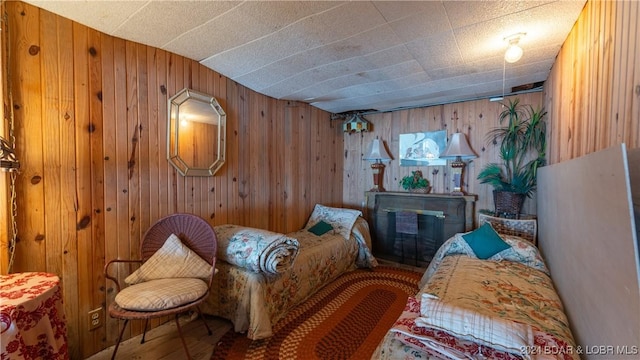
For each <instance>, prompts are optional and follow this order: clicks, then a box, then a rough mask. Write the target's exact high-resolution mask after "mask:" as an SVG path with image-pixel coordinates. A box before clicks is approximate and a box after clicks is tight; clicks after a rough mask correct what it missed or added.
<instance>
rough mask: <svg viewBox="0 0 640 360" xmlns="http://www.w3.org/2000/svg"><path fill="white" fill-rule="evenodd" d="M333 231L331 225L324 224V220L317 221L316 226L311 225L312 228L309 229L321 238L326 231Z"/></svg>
mask: <svg viewBox="0 0 640 360" xmlns="http://www.w3.org/2000/svg"><path fill="white" fill-rule="evenodd" d="M330 230H333V226H331V224H329V223H326V222H325V221H324V220H320V221H318V223H317V224H315V225H313V226H312V227H310V228H309V231H310V232H312V233H314V234H316V235H318V236H321V235H323V234H326V233H327V231H330Z"/></svg>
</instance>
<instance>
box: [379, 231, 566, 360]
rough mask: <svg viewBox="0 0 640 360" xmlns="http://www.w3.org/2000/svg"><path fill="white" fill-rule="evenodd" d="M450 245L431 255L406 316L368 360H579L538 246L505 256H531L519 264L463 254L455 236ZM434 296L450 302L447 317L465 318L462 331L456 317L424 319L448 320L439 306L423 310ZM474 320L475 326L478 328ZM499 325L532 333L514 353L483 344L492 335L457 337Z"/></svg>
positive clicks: (506, 349) (398, 321) (404, 315)
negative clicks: (455, 315) (456, 314)
mask: <svg viewBox="0 0 640 360" xmlns="http://www.w3.org/2000/svg"><path fill="white" fill-rule="evenodd" d="M519 241H520V240H518V239H517V238H513V239H511V242H510V243H511V244H512V245H516V247H518V246H519V245H520V244H519ZM452 244H453V245H452ZM448 245H449V246H448V248H444V249H442V253H448V255H442V254H440V255H441V256H438V255H436V257H437V263H434V266H433V267H431V266H430V270H429V271H428V273H429V274H428V275H427V274H426V273H425V277H424V281H425V284H424V286H423V287H422V288H421V290H420V291H419V292H418V294H416V296H415V297H410V298H409V300H408V302H407V306H406V308H405V311H404V312H403V313H402V315H401V316H400V317H399V318H398V320H397V321H396V323H395V324H394V326H393V328H392V329H391V330H390V331H389V332H388V333H387V335H386V336H385V338H384V340H383V341H382V343H381V344H380V345H379V347H378V349H377V350H376V353H374V356H373V357H372V358H376V359H408V358H420V359H469V358H474V357H476V356H478V355H479V354H482V356H484V357H485V358H501V359H522V358H525V359H528V358H531V359H577V358H578V355H577V354H576V347H575V345H574V340H573V337H572V335H571V331H570V329H569V325H568V321H567V318H566V316H565V314H564V312H563V307H562V303H561V301H560V299H559V298H558V296H557V293H556V291H555V289H554V287H553V284H552V281H551V279H550V277H549V275H548V273H547V272H546V267H541V266H540V264H539V263H538V261H537V260H536V259H538V257H539V254H538V253H537V251H535V249H534V252H532V253H528V252H529V251H530V250H531V249H530V248H528V247H524V246H523V247H522V248H521V249H520V250H522V252H521V253H520V254H519V255H514V254H513V253H510V255H507V257H511V258H512V260H513V258H518V257H520V256H521V255H523V254H526V253H528V256H524V255H523V256H524V258H523V259H522V262H518V261H512V260H504V259H502V258H500V259H497V260H479V259H477V258H476V257H475V256H469V255H468V254H464V253H465V251H464V250H461V251H459V250H460V247H459V245H463V244H460V243H456V240H454V239H453V238H452V240H451V242H450V243H449V244H448ZM454 249H458V250H454ZM515 251H516V252H517V250H515ZM456 252H462V253H463V254H455V253H456ZM503 255H504V254H503ZM434 260H435V259H434ZM540 260H541V259H540ZM542 265H544V263H542ZM541 269H542V270H541ZM431 299H438V301H442V302H443V303H446V304H448V308H446V310H444V311H446V312H448V311H451V309H455V311H459V312H460V313H462V314H464V315H463V318H464V322H467V323H465V324H464V325H465V326H466V327H464V326H462V325H460V326H457V327H456V326H455V324H453V323H454V322H455V319H453V320H452V321H451V323H450V324H448V326H447V327H445V328H441V327H439V326H432V325H433V324H436V323H437V322H435V321H434V318H431V319H427V318H425V315H428V316H436V317H437V316H439V315H442V316H444V317H445V321H443V322H444V323H447V321H446V316H449V315H450V314H448V313H444V314H437V312H438V311H439V310H440V309H438V308H431V309H429V310H430V311H427V310H426V309H425V307H424V305H425V304H423V303H422V301H431ZM431 305H433V303H432V304H431ZM421 306H422V309H421ZM496 317H498V318H499V319H500V320H499V321H497V320H496V321H495V322H493V323H492V322H491V319H495V318H496ZM487 319H488V320H487ZM458 320H459V319H458ZM474 321H475V322H478V321H480V324H477V323H474ZM482 321H488V322H487V323H482ZM498 322H505V323H508V322H512V323H513V324H515V325H517V326H516V327H518V326H520V325H524V327H526V328H529V329H530V331H531V333H530V334H529V335H531V336H532V338H528V339H527V336H525V335H523V336H522V338H523V341H524V342H522V343H516V344H518V345H517V346H515V347H512V348H501V347H500V346H495V344H494V346H489V345H490V344H487V343H486V342H484V341H483V339H487V338H490V337H491V335H494V334H492V333H487V334H484V335H489V337H483V336H482V335H483V334H478V333H474V334H473V335H474V336H469V335H468V334H467V335H466V336H465V335H464V334H462V333H456V332H455V331H456V330H457V331H460V332H462V331H461V329H462V328H464V329H465V331H466V330H468V329H469V326H473V325H475V326H477V328H478V329H482V328H483V327H487V328H493V329H494V330H492V331H495V329H496V326H495V325H496V323H498ZM470 324H471V325H470ZM498 328H499V327H498ZM475 336H479V337H475Z"/></svg>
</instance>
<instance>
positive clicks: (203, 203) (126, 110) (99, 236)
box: [3, 2, 343, 359]
mask: <svg viewBox="0 0 640 360" xmlns="http://www.w3.org/2000/svg"><path fill="white" fill-rule="evenodd" d="M3 4H6V5H7V13H8V17H9V22H8V26H10V28H11V30H12V31H11V32H10V33H11V34H12V35H11V38H9V39H7V41H8V44H9V49H10V51H11V54H12V62H11V64H10V67H11V69H12V71H13V73H14V75H15V76H14V77H13V78H12V83H11V86H12V89H13V92H14V96H13V99H14V102H15V104H16V120H17V121H16V122H17V124H18V125H17V135H18V143H17V149H18V157H19V158H20V160H21V163H22V169H21V173H20V176H19V179H18V189H20V190H19V191H20V192H19V194H18V212H19V214H20V217H19V224H18V231H19V233H20V243H19V246H18V249H17V253H16V256H17V258H16V264H15V266H14V269H13V271H49V272H54V273H56V274H58V275H59V276H60V277H61V279H62V284H63V289H64V303H65V312H66V318H67V326H68V335H69V347H70V353H71V355H72V358H73V359H82V358H86V357H88V356H90V355H91V354H93V353H96V352H98V351H100V350H102V349H103V348H106V347H108V346H110V345H112V344H113V343H114V341H115V339H116V337H117V333H118V330H119V325H121V324H119V323H118V321H116V320H113V319H111V318H110V317H108V316H106V318H105V319H104V320H105V326H103V327H101V328H98V329H97V330H93V331H88V329H87V312H88V311H89V310H91V309H94V308H97V307H99V306H105V307H107V306H108V305H109V304H110V303H111V302H112V301H113V297H114V293H115V289H114V284H113V283H111V282H110V281H109V282H107V281H105V279H104V276H103V273H102V271H103V266H104V263H105V261H106V260H107V259H109V260H110V259H114V258H121V259H128V258H131V257H134V258H135V257H138V255H139V245H140V237H141V236H142V234H143V233H144V232H145V231H146V229H147V228H148V227H149V226H150V224H151V223H152V222H154V221H155V220H157V219H158V218H159V217H161V216H164V215H167V214H170V213H175V212H178V211H189V212H193V213H195V214H197V215H200V216H201V217H203V218H205V219H208V220H209V221H210V223H211V224H212V225H217V224H222V223H235V224H240V225H249V226H258V227H264V228H267V229H270V230H274V231H280V232H289V231H293V230H297V229H298V228H299V227H301V226H302V225H303V224H304V222H305V221H306V219H307V217H308V216H309V214H310V211H311V208H312V207H313V205H314V204H315V203H324V204H332V205H336V206H341V205H342V198H343V195H342V192H343V190H342V169H343V161H342V152H341V149H342V141H341V138H342V136H343V135H342V133H341V132H340V131H339V129H336V128H335V127H333V126H332V124H331V123H330V122H329V114H328V113H326V112H324V111H321V110H318V109H312V108H311V107H310V106H309V105H308V104H304V103H295V102H287V101H280V100H276V99H271V98H268V97H266V96H263V95H260V94H257V93H255V92H253V91H251V90H249V89H247V88H245V87H243V86H240V85H238V84H237V83H235V82H233V81H231V80H229V79H227V78H225V77H224V76H221V75H220V74H217V73H215V72H213V71H211V70H209V69H207V68H205V67H204V66H202V65H200V64H198V63H197V62H195V61H193V60H189V59H185V58H183V57H181V56H178V55H175V54H171V53H168V52H166V51H164V50H160V49H155V48H152V47H147V46H144V45H141V44H137V43H133V42H128V41H124V40H122V39H118V38H114V37H111V36H108V35H106V34H101V33H99V32H97V31H95V30H91V29H88V28H87V27H85V26H82V25H80V24H77V23H73V22H71V21H69V20H67V19H63V18H61V17H58V16H56V15H53V14H50V13H48V12H45V11H43V10H39V9H37V8H36V7H32V6H30V5H27V4H23V3H20V2H8V3H3ZM3 75H4V74H3ZM184 87H191V88H194V89H196V90H199V91H202V92H205V93H208V94H210V95H212V96H214V97H216V98H217V100H218V102H219V103H220V104H221V105H222V107H223V109H225V112H226V113H227V132H226V135H227V142H226V154H227V156H226V163H225V165H224V166H223V167H222V169H221V170H220V172H219V173H218V174H216V176H215V177H187V178H184V177H182V176H180V175H178V173H177V171H176V170H175V169H174V168H173V167H172V166H170V165H169V164H168V162H167V148H166V134H167V129H166V119H167V100H168V98H169V97H170V96H172V95H174V94H175V93H176V92H177V91H179V90H181V89H182V88H184ZM335 147H340V149H336V148H335ZM27 148H28V151H27V150H26V149H27ZM5 189H6V186H5ZM7 209H8V208H7ZM3 261H7V260H3ZM114 271H115V273H114V274H115V275H116V276H117V277H118V278H119V279H120V280H123V279H124V277H126V276H127V274H129V273H130V272H131V269H130V268H129V267H128V266H125V265H123V266H121V267H117V268H115V269H114ZM158 323H159V322H157V321H156V322H153V324H152V325H157V324H158ZM141 331H142V324H141V323H139V322H133V323H132V325H131V326H128V327H127V330H126V332H125V338H128V337H130V336H133V335H135V334H138V333H140V332H141Z"/></svg>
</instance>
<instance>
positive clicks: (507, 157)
mask: <svg viewBox="0 0 640 360" xmlns="http://www.w3.org/2000/svg"><path fill="white" fill-rule="evenodd" d="M546 114H547V112H546V111H545V110H544V109H542V108H538V109H534V108H533V107H532V106H531V105H521V104H520V101H519V99H515V100H509V103H508V105H505V109H504V110H503V111H502V112H501V113H500V118H499V120H500V124H504V126H501V127H497V128H495V129H493V130H491V131H490V132H489V133H488V134H487V141H488V142H489V143H492V144H499V145H500V152H499V156H500V160H502V161H501V163H489V164H487V165H486V166H485V167H484V168H482V170H481V171H480V173H479V174H478V180H480V183H482V184H490V185H491V186H493V189H494V190H493V200H494V204H495V207H496V215H497V216H503V217H515V218H517V217H519V214H520V211H521V210H522V205H523V204H524V200H525V199H526V198H527V197H531V196H532V195H533V193H534V191H535V190H536V174H537V170H538V168H539V167H540V166H544V165H545V162H546V159H545V148H546V123H545V122H544V120H543V118H544V117H545V115H546Z"/></svg>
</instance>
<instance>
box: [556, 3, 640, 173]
mask: <svg viewBox="0 0 640 360" xmlns="http://www.w3.org/2000/svg"><path fill="white" fill-rule="evenodd" d="M639 18H640V7H639V6H638V3H636V2H626V1H588V2H587V4H586V5H585V8H584V10H583V12H582V14H581V15H580V17H579V18H578V21H577V22H576V24H575V26H574V28H573V29H572V31H571V33H570V34H569V36H568V37H567V40H566V41H565V43H564V45H563V47H562V49H561V50H560V53H559V54H558V58H557V60H556V62H555V64H554V66H553V68H552V69H551V73H550V75H549V78H548V80H547V82H546V85H545V105H546V107H547V109H548V110H549V119H550V125H551V127H550V138H549V160H550V163H557V162H561V161H564V160H568V159H572V158H575V157H579V156H582V155H586V154H588V153H591V152H594V151H598V150H602V149H605V148H608V147H611V146H613V145H616V144H620V143H623V142H624V143H627V145H628V146H629V147H631V148H634V147H638V146H639V145H640V143H639V141H640V135H639V134H638V132H639V131H640V125H638V124H639V123H640V114H639V111H638V106H639V105H638V104H639V103H640V90H639V91H636V87H638V86H640V76H639V75H638V69H639V68H640V57H638V53H639V52H640V50H639V49H638V48H639V47H640V46H638V31H639V29H640V27H639V26H640V25H639V24H638V19H639ZM574 74H579V75H578V76H575V75H574ZM571 104H581V106H580V111H571V108H570V106H571Z"/></svg>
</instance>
